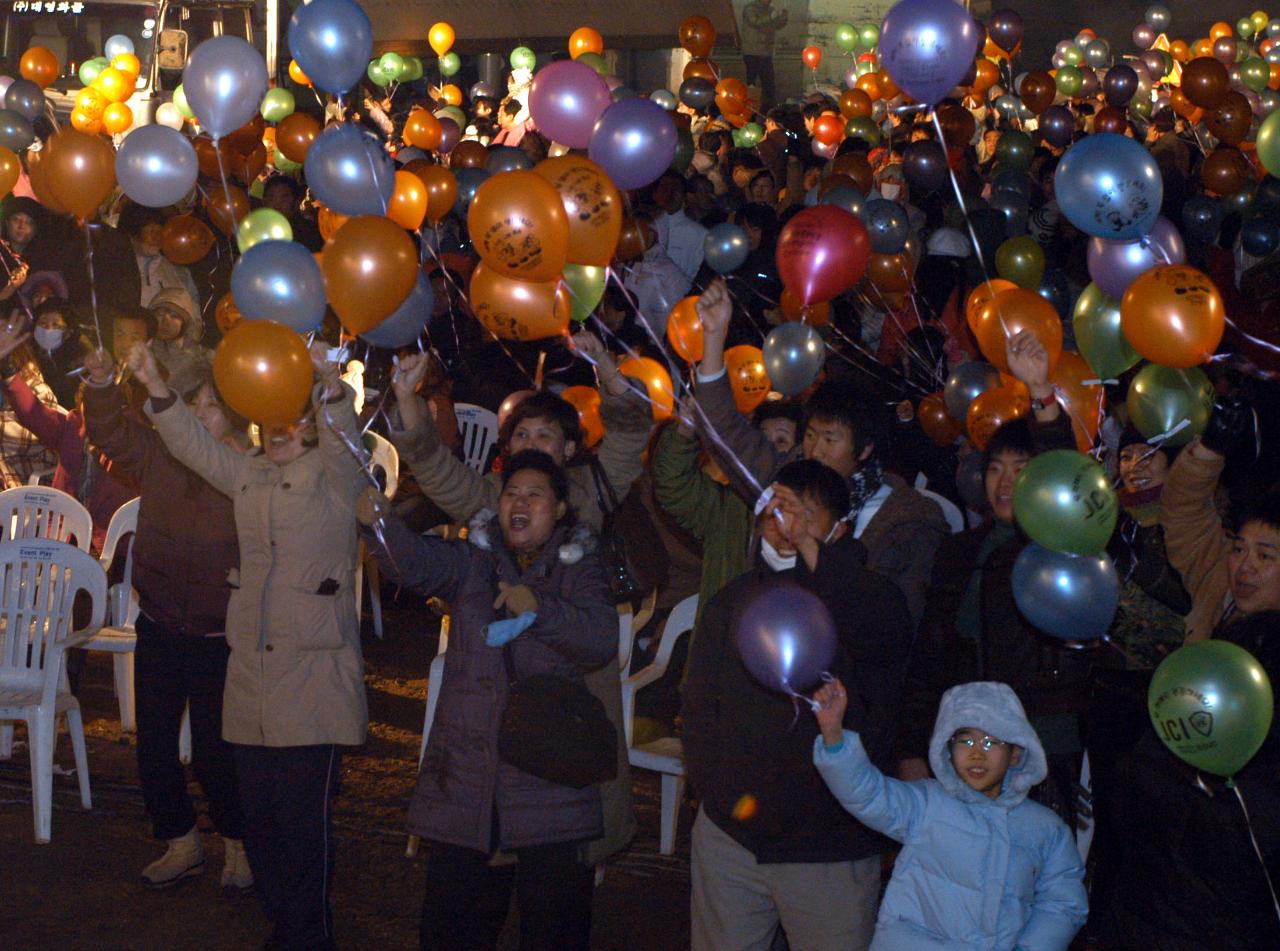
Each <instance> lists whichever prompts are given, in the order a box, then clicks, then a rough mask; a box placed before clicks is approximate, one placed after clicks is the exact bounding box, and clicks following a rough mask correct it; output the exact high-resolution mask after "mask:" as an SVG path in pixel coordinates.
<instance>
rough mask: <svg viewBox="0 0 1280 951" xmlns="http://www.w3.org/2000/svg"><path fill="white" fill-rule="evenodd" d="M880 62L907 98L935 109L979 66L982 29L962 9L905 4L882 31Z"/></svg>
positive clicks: (922, 1)
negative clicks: (976, 58) (975, 63)
mask: <svg viewBox="0 0 1280 951" xmlns="http://www.w3.org/2000/svg"><path fill="white" fill-rule="evenodd" d="M879 41H880V58H881V62H883V63H884V68H885V71H886V72H887V73H888V74H889V76H890V77H891V78H892V79H893V81H894V82H895V83H896V84H897V85H898V86H900V87H901V88H902V90H903V92H905V93H906V94H907V95H909V96H911V97H912V98H913V99H916V100H918V101H919V102H923V103H926V104H928V105H935V104H936V103H938V102H939V101H940V100H941V99H942V98H943V97H944V96H945V95H947V93H949V92H950V91H951V90H952V89H953V88H955V86H956V85H958V84H959V83H960V81H961V80H962V79H963V78H964V76H965V73H967V72H968V70H969V67H970V66H971V65H972V64H973V51H974V49H975V48H976V46H977V42H978V26H977V24H976V23H975V22H974V19H973V17H972V16H970V14H969V11H968V10H966V9H965V8H964V7H962V6H960V5H959V4H953V3H937V2H934V0H900V2H899V3H896V4H894V5H893V6H892V7H891V8H890V9H889V12H888V13H887V14H885V17H884V22H883V24H882V25H881V28H880V37H879Z"/></svg>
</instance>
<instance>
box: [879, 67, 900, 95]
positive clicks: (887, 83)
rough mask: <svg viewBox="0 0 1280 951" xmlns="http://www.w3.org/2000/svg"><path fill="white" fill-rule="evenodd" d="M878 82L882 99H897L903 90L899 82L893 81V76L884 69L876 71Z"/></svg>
mask: <svg viewBox="0 0 1280 951" xmlns="http://www.w3.org/2000/svg"><path fill="white" fill-rule="evenodd" d="M876 82H877V83H878V84H879V86H880V98H881V99H896V98H897V97H898V95H899V94H900V93H901V92H902V90H901V89H899V88H898V84H897V83H895V82H894V81H893V77H892V76H890V75H889V74H888V73H887V72H885V71H884V70H883V69H882V70H880V71H879V72H877V73H876Z"/></svg>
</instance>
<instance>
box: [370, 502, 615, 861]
mask: <svg viewBox="0 0 1280 951" xmlns="http://www.w3.org/2000/svg"><path fill="white" fill-rule="evenodd" d="M381 526H382V537H383V540H384V541H385V545H383V544H381V543H379V542H377V541H374V542H371V543H370V549H371V550H372V551H374V552H376V553H377V557H378V561H379V565H380V566H381V568H382V571H383V572H384V574H385V576H386V577H387V578H388V579H389V580H393V581H396V582H398V583H399V584H402V585H404V586H405V587H408V588H411V589H412V590H414V591H415V592H417V593H419V594H421V595H424V596H427V597H441V598H444V599H445V600H447V601H448V602H449V604H450V609H451V612H452V614H451V616H452V618H453V621H452V623H451V625H450V628H449V649H448V650H447V651H446V652H445V655H444V658H445V660H444V678H443V680H442V682H441V685H440V703H439V706H438V707H437V708H436V717H435V721H434V722H433V724H432V726H431V736H430V738H429V740H428V741H427V752H426V756H425V758H424V759H423V761H422V770H421V772H419V774H418V784H417V787H416V788H415V789H414V793H413V801H412V803H411V804H410V806H409V828H410V829H411V830H412V831H413V832H414V833H416V834H417V835H420V836H422V837H423V838H427V839H432V840H434V841H437V842H447V843H449V844H450V845H457V846H462V847H463V848H468V849H475V850H477V851H480V852H484V853H486V854H488V853H489V852H491V851H492V850H493V849H494V848H502V849H504V850H505V849H520V848H526V847H529V846H536V845H549V844H552V843H558V842H585V841H587V840H590V839H597V838H599V837H600V836H601V835H602V834H603V833H604V824H603V819H602V815H601V806H600V803H601V800H600V790H599V787H598V786H588V787H586V788H583V789H574V788H571V787H569V786H562V785H558V784H556V783H552V782H549V781H547V780H544V779H539V778H537V777H536V776H531V775H529V774H528V773H525V772H522V771H520V770H518V769H516V768H515V767H514V766H510V765H508V764H506V763H504V762H502V760H501V759H500V757H499V756H498V728H499V725H500V723H501V720H502V714H503V711H504V709H505V708H506V701H507V693H508V685H507V672H506V668H505V665H504V662H503V656H502V654H503V651H502V649H501V648H497V647H490V646H488V645H487V644H486V643H485V629H486V628H487V627H488V625H489V624H490V622H492V621H496V620H499V619H500V618H501V615H499V614H498V612H496V611H495V610H494V608H493V601H494V598H495V597H496V596H497V594H498V583H499V582H500V581H501V582H506V583H508V584H513V585H515V584H523V585H528V586H529V587H530V588H531V589H532V590H533V592H534V593H535V594H536V596H537V598H538V611H537V619H536V620H535V621H534V623H533V625H532V626H531V627H529V628H528V629H527V630H525V631H524V632H523V633H522V634H520V635H519V636H518V637H517V638H516V639H515V640H513V641H511V642H510V647H511V653H512V659H513V662H514V665H515V668H516V673H517V676H518V677H520V678H524V677H529V676H532V675H534V674H554V675H556V676H560V677H564V678H566V679H570V680H576V681H578V682H579V683H581V682H583V675H584V674H585V673H586V672H587V671H589V670H596V669H598V668H600V667H601V666H603V665H604V664H606V663H607V662H608V661H609V660H610V659H613V660H614V669H615V670H616V664H617V646H618V642H617V630H618V615H617V612H616V611H615V609H614V607H613V603H612V602H611V600H610V598H609V592H608V588H607V586H606V584H605V576H604V570H603V568H602V567H601V564H600V560H599V558H598V557H597V556H596V554H595V544H594V538H593V537H592V536H591V533H590V530H589V529H588V528H586V526H581V527H579V528H578V529H574V530H570V529H568V528H566V527H560V528H557V529H556V531H555V532H554V533H553V534H552V536H551V539H550V540H549V541H548V542H547V544H546V545H545V546H543V549H542V551H541V553H540V554H539V555H538V557H537V559H536V560H535V561H534V562H533V564H531V565H530V566H529V567H527V568H525V569H524V570H521V569H520V568H519V566H518V565H517V563H516V560H515V558H514V557H513V556H512V554H511V552H510V551H508V550H507V548H506V547H505V546H504V545H503V544H502V541H501V537H502V536H501V530H500V528H499V526H498V520H497V517H496V516H495V515H494V514H493V513H492V512H490V511H488V510H482V511H481V512H479V513H477V514H476V517H475V518H474V519H473V520H472V523H471V529H470V531H469V533H468V540H467V541H466V542H446V541H443V540H441V539H438V538H434V537H432V536H419V535H414V534H413V533H412V532H410V531H409V529H408V528H407V527H406V526H405V525H404V523H403V522H401V521H400V520H399V519H398V518H396V517H394V516H389V517H387V518H385V519H384V520H383V521H382V523H381ZM615 677H616V674H615ZM615 682H616V680H615ZM495 812H496V814H497V840H496V841H495V840H494V838H493V833H494V826H493V822H494V820H493V816H494V813H495Z"/></svg>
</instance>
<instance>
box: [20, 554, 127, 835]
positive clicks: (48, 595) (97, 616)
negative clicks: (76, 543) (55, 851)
mask: <svg viewBox="0 0 1280 951" xmlns="http://www.w3.org/2000/svg"><path fill="white" fill-rule="evenodd" d="M81 591H83V592H85V593H86V594H87V595H88V596H89V599H90V612H89V622H88V624H87V625H86V626H85V627H83V628H81V629H80V630H78V631H72V630H71V624H72V608H73V606H74V604H75V600H76V596H77V595H78V594H79V593H80V592H81ZM106 603H107V575H106V573H105V572H104V571H103V570H102V566H101V565H99V564H98V562H97V561H96V560H94V558H93V557H92V556H90V555H88V554H86V553H85V552H83V551H80V550H79V549H78V548H74V547H72V546H71V545H67V544H64V543H62V542H57V541H46V540H43V539H18V540H14V541H7V542H3V543H0V721H4V720H8V721H15V720H23V721H25V722H26V724H27V748H28V752H29V755H30V758H31V798H32V803H33V813H34V816H33V818H34V821H35V832H36V842H39V843H42V844H43V843H47V842H48V841H49V835H50V829H51V825H52V819H53V815H52V814H53V754H54V750H55V748H56V746H57V741H58V731H57V718H58V717H65V718H66V721H67V732H68V733H69V734H71V746H72V749H73V750H74V752H75V761H76V779H77V780H78V781H79V784H80V804H81V805H82V806H84V808H86V809H89V808H92V804H93V803H92V800H91V799H90V796H89V757H88V754H87V752H86V751H85V744H84V723H83V721H82V720H81V719H80V704H79V703H77V702H76V698H75V697H74V696H72V694H71V689H70V687H69V686H68V685H67V675H66V664H65V662H64V661H65V657H66V649H67V648H68V647H74V646H76V645H77V644H80V643H83V642H84V641H86V640H88V639H89V638H90V637H92V636H93V635H94V633H95V632H96V631H97V630H98V628H100V627H101V626H102V621H103V615H104V613H105V611H106Z"/></svg>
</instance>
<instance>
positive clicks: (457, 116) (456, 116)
mask: <svg viewBox="0 0 1280 951" xmlns="http://www.w3.org/2000/svg"><path fill="white" fill-rule="evenodd" d="M435 117H436V118H437V119H443V118H445V117H448V118H450V119H452V120H453V121H454V122H456V123H457V124H458V128H459V129H465V128H466V127H467V114H466V113H465V112H463V111H462V110H461V109H459V108H458V107H457V106H441V107H440V108H439V109H437V110H436V111H435Z"/></svg>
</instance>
